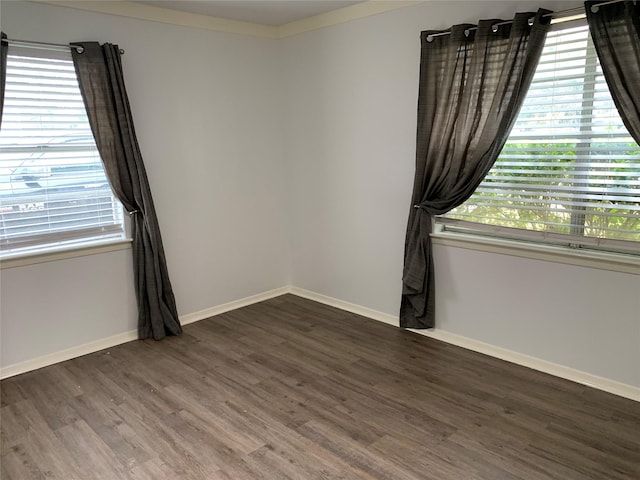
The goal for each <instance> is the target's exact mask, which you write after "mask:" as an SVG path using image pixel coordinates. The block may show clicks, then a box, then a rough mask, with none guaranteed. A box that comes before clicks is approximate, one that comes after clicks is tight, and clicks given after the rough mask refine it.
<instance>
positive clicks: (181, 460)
mask: <svg viewBox="0 0 640 480" xmlns="http://www.w3.org/2000/svg"><path fill="white" fill-rule="evenodd" d="M0 400H1V401H0V405H1V408H0V416H1V418H0V420H1V421H0V442H1V445H0V455H1V456H0V473H1V475H2V478H3V480H29V479H41V478H52V479H64V480H72V479H78V480H88V479H91V480H93V479H100V478H109V479H113V478H117V479H119V480H120V479H123V480H127V479H132V480H149V479H154V480H156V479H162V478H170V479H177V480H194V479H195V480H198V479H202V480H217V479H220V480H244V479H246V480H256V479H266V480H272V479H278V480H280V479H288V478H290V479H302V480H309V479H364V480H380V479H393V480H401V479H423V480H430V479H433V480H436V479H437V480H458V479H465V480H466V479H470V480H498V479H509V480H552V479H553V480H555V479H563V480H589V479H591V480H596V479H597V480H603V479H607V480H638V479H640V403H637V402H633V401H631V400H627V399H624V398H621V397H616V396H613V395H610V394H607V393H604V392H600V391H597V390H593V389H591V388H588V387H586V386H583V385H578V384H575V383H572V382H569V381H566V380H563V379H559V378H556V377H552V376H549V375H545V374H543V373H540V372H536V371H533V370H530V369H527V368H524V367H520V366H517V365H513V364H509V363H507V362H503V361H501V360H498V359H495V358H491V357H488V356H485V355H481V354H478V353H475V352H471V351H469V350H464V349H461V348H458V347H455V346H452V345H448V344H445V343H443V342H439V341H437V340H433V339H430V338H426V337H423V336H420V335H417V334H414V333H412V332H409V331H405V330H401V329H398V328H394V327H392V326H390V325H385V324H382V323H380V322H376V321H373V320H370V319H367V318H365V317H361V316H358V315H354V314H351V313H348V312H345V311H341V310H338V309H335V308H332V307H328V306H326V305H320V304H317V303H315V302H312V301H310V300H306V299H303V298H300V297H295V296H293V295H283V296H281V297H277V298H273V299H270V300H267V301H265V302H261V303H259V304H254V305H250V306H248V307H244V308H241V309H238V310H235V311H232V312H227V313H225V314H222V315H219V316H216V317H212V318H210V319H207V320H203V321H200V322H197V323H194V324H190V325H187V326H185V328H184V334H183V335H181V336H179V337H170V338H166V339H165V340H163V341H161V342H154V341H149V340H147V341H137V342H130V343H127V344H124V345H119V346H116V347H113V348H110V349H107V350H104V351H101V352H97V353H95V354H91V355H86V356H84V357H80V358H76V359H73V360H69V361H66V362H63V363H60V364H58V365H54V366H51V367H47V368H43V369H41V370H38V371H35V372H29V373H27V374H24V375H20V376H17V377H13V378H10V379H6V380H3V381H2V382H1V383H0Z"/></svg>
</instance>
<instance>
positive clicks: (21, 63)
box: [0, 52, 124, 254]
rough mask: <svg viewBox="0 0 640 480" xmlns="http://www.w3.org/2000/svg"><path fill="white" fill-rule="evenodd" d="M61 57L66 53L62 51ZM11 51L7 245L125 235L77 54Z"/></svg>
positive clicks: (5, 126)
mask: <svg viewBox="0 0 640 480" xmlns="http://www.w3.org/2000/svg"><path fill="white" fill-rule="evenodd" d="M56 55H60V54H59V53H58V54H56ZM65 57H66V58H43V57H42V55H41V54H40V55H39V56H21V55H17V54H13V53H11V52H10V54H9V56H8V60H7V79H6V88H5V103H4V113H3V118H2V127H1V129H0V249H1V250H2V251H3V253H5V254H6V253H7V252H13V251H16V250H21V249H24V248H34V247H38V248H46V247H47V246H51V245H57V244H60V243H61V242H81V243H82V242H86V241H87V240H91V241H94V240H100V239H105V238H111V237H113V236H116V237H121V236H122V235H123V233H124V231H123V213H122V207H121V205H120V203H119V202H118V201H117V200H116V199H115V198H114V196H113V193H112V191H111V188H110V186H109V183H108V182H107V179H106V177H105V173H104V169H103V165H102V162H101V160H100V156H99V154H98V151H97V148H96V145H95V142H94V139H93V135H92V133H91V129H90V126H89V121H88V118H87V115H86V111H85V108H84V104H83V102H82V97H81V95H80V90H79V87H78V83H77V80H76V74H75V70H74V66H73V62H72V60H71V56H70V54H69V55H65Z"/></svg>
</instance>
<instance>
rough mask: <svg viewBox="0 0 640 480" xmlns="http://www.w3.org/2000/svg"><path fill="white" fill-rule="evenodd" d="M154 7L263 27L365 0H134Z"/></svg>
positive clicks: (278, 24) (281, 23) (292, 20)
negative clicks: (256, 24)
mask: <svg viewBox="0 0 640 480" xmlns="http://www.w3.org/2000/svg"><path fill="white" fill-rule="evenodd" d="M133 1H134V3H142V4H145V5H151V6H153V7H161V8H167V9H170V10H178V11H182V12H189V13H196V14H199V15H207V16H211V17H219V18H226V19H229V20H237V21H241V22H250V23H258V24H261V25H271V26H280V25H284V24H287V23H290V22H295V21H297V20H302V19H304V18H308V17H313V16H314V15H320V14H322V13H327V12H330V11H332V10H337V9H339V8H344V7H348V6H351V5H355V4H356V3H362V0H133Z"/></svg>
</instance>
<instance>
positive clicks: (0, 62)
mask: <svg viewBox="0 0 640 480" xmlns="http://www.w3.org/2000/svg"><path fill="white" fill-rule="evenodd" d="M0 39H1V40H0V124H2V110H3V107H4V86H5V84H6V82H7V54H8V53H9V42H7V34H6V33H4V32H0Z"/></svg>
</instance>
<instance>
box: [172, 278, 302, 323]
mask: <svg viewBox="0 0 640 480" xmlns="http://www.w3.org/2000/svg"><path fill="white" fill-rule="evenodd" d="M290 292H291V287H288V286H287V287H280V288H276V289H274V290H269V291H267V292H263V293H258V294H257V295H251V296H250V297H245V298H241V299H240V300H234V301H232V302H228V303H223V304H222V305H218V306H216V307H211V308H206V309H204V310H200V311H199V312H194V313H188V314H186V315H181V316H180V323H181V324H182V325H188V324H190V323H193V322H198V321H200V320H204V319H205V318H209V317H213V316H215V315H220V314H221V313H225V312H230V311H231V310H236V309H238V308H242V307H246V306H248V305H253V304H254V303H258V302H264V301H265V300H269V299H270V298H275V297H279V296H280V295H284V294H285V293H290Z"/></svg>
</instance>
